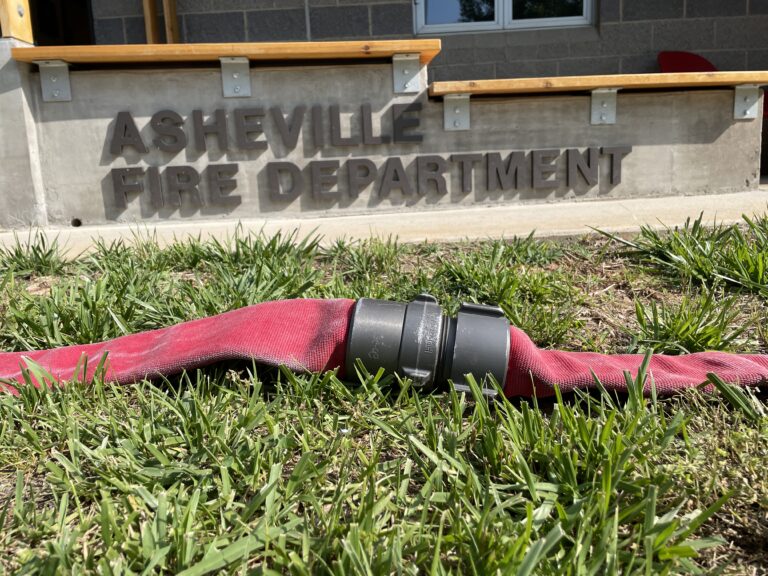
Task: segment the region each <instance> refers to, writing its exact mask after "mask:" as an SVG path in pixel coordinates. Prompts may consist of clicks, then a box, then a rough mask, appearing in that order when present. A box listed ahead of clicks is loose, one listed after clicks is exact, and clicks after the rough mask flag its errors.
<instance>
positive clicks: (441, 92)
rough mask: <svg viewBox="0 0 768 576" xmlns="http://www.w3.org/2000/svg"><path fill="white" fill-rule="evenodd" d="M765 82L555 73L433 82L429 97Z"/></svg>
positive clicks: (705, 75) (722, 76) (759, 79)
mask: <svg viewBox="0 0 768 576" xmlns="http://www.w3.org/2000/svg"><path fill="white" fill-rule="evenodd" d="M740 84H768V71H755V72H753V71H750V72H682V73H674V74H611V75H604V76H556V77H551V78H509V79H504V80H464V81H451V82H433V83H432V85H431V86H430V87H429V94H430V96H446V95H449V94H476V95H483V94H540V93H547V92H582V91H592V90H596V89H599V88H619V89H621V90H652V89H659V88H705V87H714V86H738V85H740Z"/></svg>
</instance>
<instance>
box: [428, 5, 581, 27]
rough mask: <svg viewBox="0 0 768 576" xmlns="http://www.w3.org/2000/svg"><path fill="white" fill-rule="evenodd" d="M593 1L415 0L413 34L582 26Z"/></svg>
mask: <svg viewBox="0 0 768 576" xmlns="http://www.w3.org/2000/svg"><path fill="white" fill-rule="evenodd" d="M593 2H594V0H414V3H415V5H416V33H417V34H429V33H433V32H472V31H480V30H500V29H503V28H550V27H554V26H580V25H581V26H583V25H586V24H589V23H590V22H591V17H592V3H593Z"/></svg>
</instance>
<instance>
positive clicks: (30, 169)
mask: <svg viewBox="0 0 768 576" xmlns="http://www.w3.org/2000/svg"><path fill="white" fill-rule="evenodd" d="M22 45H23V43H22V42H19V41H17V40H13V39H10V38H0V228H2V227H6V228H11V227H23V226H29V225H31V224H34V225H40V226H44V225H45V224H46V223H47V216H46V211H45V199H44V197H43V190H42V179H41V174H40V171H39V164H38V162H37V132H36V129H35V122H34V119H33V111H32V110H31V109H30V98H29V82H28V73H27V69H26V67H19V66H17V65H16V63H15V62H14V61H13V60H11V48H12V47H13V46H22ZM32 101H34V100H32Z"/></svg>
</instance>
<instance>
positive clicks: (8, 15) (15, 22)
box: [0, 0, 35, 44]
mask: <svg viewBox="0 0 768 576" xmlns="http://www.w3.org/2000/svg"><path fill="white" fill-rule="evenodd" d="M0 30H2V36H3V38H16V39H17V40H21V41H22V42H27V43H28V44H34V43H35V37H34V34H33V33H32V15H31V14H30V12H29V1H28V0H0Z"/></svg>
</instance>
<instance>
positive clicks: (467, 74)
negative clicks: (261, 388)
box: [91, 0, 768, 80]
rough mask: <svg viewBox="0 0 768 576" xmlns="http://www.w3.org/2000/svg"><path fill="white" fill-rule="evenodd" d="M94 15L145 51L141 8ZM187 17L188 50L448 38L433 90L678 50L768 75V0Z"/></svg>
mask: <svg viewBox="0 0 768 576" xmlns="http://www.w3.org/2000/svg"><path fill="white" fill-rule="evenodd" d="M91 10H92V15H93V40H94V42H95V43H96V44H123V43H129V44H130V43H143V42H145V41H146V36H145V32H144V18H143V16H142V2H141V0H92V5H91ZM177 10H178V24H179V31H180V37H181V41H182V42H266V41H300V40H307V41H312V40H317V41H320V40H352V39H366V38H370V39H393V38H417V37H427V38H430V37H439V38H441V40H442V42H443V49H442V52H441V54H440V55H439V56H438V58H437V59H436V60H435V61H434V62H433V63H432V64H431V66H430V73H431V79H432V80H466V79H487V78H513V77H541V76H570V75H582V74H615V73H616V74H617V73H647V72H657V71H658V64H657V55H658V53H659V52H661V51H667V50H685V51H691V52H695V53H697V54H700V55H701V56H704V57H705V58H707V59H708V60H710V61H711V62H712V63H713V64H714V66H715V67H717V69H719V70H764V69H768V41H767V40H766V31H767V30H768V0H468V1H467V0H178V3H177ZM537 10H539V12H537ZM518 15H521V16H522V17H519V18H518V17H517V16H518Z"/></svg>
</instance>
